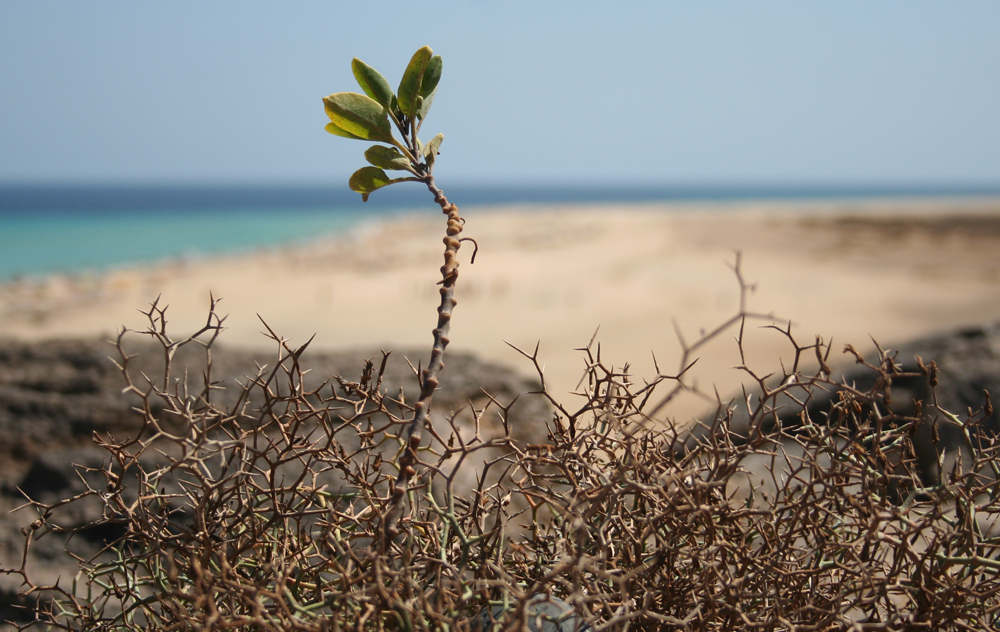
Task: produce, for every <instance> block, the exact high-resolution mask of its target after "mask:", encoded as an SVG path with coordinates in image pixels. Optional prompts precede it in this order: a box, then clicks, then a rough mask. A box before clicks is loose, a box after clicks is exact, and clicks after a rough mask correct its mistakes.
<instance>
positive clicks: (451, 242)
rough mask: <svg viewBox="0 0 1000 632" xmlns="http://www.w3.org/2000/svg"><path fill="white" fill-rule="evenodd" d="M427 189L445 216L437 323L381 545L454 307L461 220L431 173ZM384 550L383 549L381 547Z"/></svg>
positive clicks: (412, 460)
mask: <svg viewBox="0 0 1000 632" xmlns="http://www.w3.org/2000/svg"><path fill="white" fill-rule="evenodd" d="M423 182H424V183H425V184H426V185H427V189H428V190H429V191H430V192H431V193H433V194H434V201H435V202H437V203H438V205H439V206H440V207H441V211H442V212H443V213H444V214H445V215H447V216H448V228H447V235H446V236H445V238H444V245H445V249H444V265H443V266H441V290H440V294H441V304H440V305H439V306H438V322H437V327H435V328H434V332H433V334H434V344H433V346H432V347H431V359H430V361H429V362H428V363H427V367H426V368H425V369H424V370H423V372H422V373H421V375H420V399H419V400H418V401H417V403H416V404H414V405H413V411H414V412H413V419H412V420H411V421H410V425H409V426H407V428H406V430H405V431H404V435H403V436H404V439H405V441H406V449H405V450H404V451H403V454H402V456H401V457H400V460H399V474H398V476H397V477H396V482H395V484H393V487H392V499H391V500H390V502H389V508H388V509H387V510H386V513H385V516H384V518H383V522H382V525H383V541H382V546H383V547H387V546H388V543H389V542H391V541H392V539H393V538H395V537H396V536H397V535H399V520H400V519H401V518H402V517H403V511H404V509H405V505H406V489H407V487H408V486H409V484H410V481H411V480H413V477H414V476H415V475H416V473H417V470H416V465H417V450H418V449H419V448H420V444H421V442H422V441H423V431H424V426H425V425H426V424H427V423H428V420H429V415H430V407H431V399H432V398H433V397H434V391H435V390H437V387H438V383H439V378H438V374H439V373H440V372H441V369H443V368H444V350H445V347H447V346H448V342H449V340H448V334H449V331H450V330H451V313H452V311H453V310H454V309H455V305H456V304H457V301H456V300H455V282H456V281H457V280H458V249H459V248H460V247H461V241H460V240H459V238H458V236H459V235H460V234H461V233H462V223H463V220H462V218H461V216H460V215H459V212H458V207H457V206H455V205H454V204H451V203H450V202H448V198H446V197H445V195H444V192H442V191H441V189H439V188H437V186H435V184H434V176H431V175H428V176H426V177H425V178H424V179H423ZM383 550H384V549H383Z"/></svg>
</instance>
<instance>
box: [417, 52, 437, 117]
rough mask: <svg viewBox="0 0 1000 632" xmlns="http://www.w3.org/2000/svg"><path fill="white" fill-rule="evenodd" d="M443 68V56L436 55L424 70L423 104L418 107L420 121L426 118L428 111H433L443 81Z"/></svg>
mask: <svg viewBox="0 0 1000 632" xmlns="http://www.w3.org/2000/svg"><path fill="white" fill-rule="evenodd" d="M441 67H442V61H441V55H434V56H433V57H431V59H430V61H429V62H427V68H426V69H425V70H424V76H423V78H422V79H421V81H420V96H421V97H422V98H423V103H422V104H421V105H420V106H419V107H417V118H418V119H421V120H422V119H424V118H426V117H427V112H428V110H430V109H431V103H433V102H434V95H435V94H437V86H438V82H440V81H441Z"/></svg>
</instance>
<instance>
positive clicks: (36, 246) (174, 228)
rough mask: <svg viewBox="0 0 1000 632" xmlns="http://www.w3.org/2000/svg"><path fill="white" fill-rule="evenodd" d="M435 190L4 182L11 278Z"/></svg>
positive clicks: (311, 229) (485, 200) (3, 228)
mask: <svg viewBox="0 0 1000 632" xmlns="http://www.w3.org/2000/svg"><path fill="white" fill-rule="evenodd" d="M446 193H447V195H448V197H449V199H451V200H452V201H454V202H455V203H457V204H459V205H461V206H462V207H463V210H466V211H467V210H469V209H470V208H474V207H497V206H505V205H516V204H568V203H572V204H601V203H610V202H625V203H650V202H683V201H702V202H712V201H726V202H733V201H764V200H835V199H841V198H842V199H848V198H890V197H909V198H913V197H919V198H925V197H926V198H932V197H949V198H954V197H963V196H984V195H988V196H996V195H1000V187H951V188H948V187H935V188H931V187H924V188H920V187H912V186H911V187H892V186H883V187H874V186H869V187H848V186H839V187H832V186H831V187H792V186H788V187H747V186H743V187H740V186H698V187H678V186H597V185H573V186H568V185H567V186H558V185H551V186H545V185H532V186H525V185H510V186H501V185H489V186H473V185H464V186H456V187H450V188H446ZM436 209H437V207H436V206H435V205H434V203H433V201H432V200H431V197H430V195H429V194H428V192H427V190H426V189H425V188H423V187H421V186H418V185H412V186H399V185H397V186H395V187H392V188H390V189H385V190H382V191H377V192H375V193H373V194H372V195H371V197H370V199H369V201H368V202H367V203H362V201H361V197H360V196H359V195H358V194H356V193H352V192H350V191H348V190H346V187H343V186H335V185H332V184H331V185H329V186H324V185H308V186H307V185H300V186H265V185H255V186H246V185H242V186H226V185H197V186H193V185H187V186H185V185H172V186H166V185H159V186H138V185H133V186H124V185H121V186H97V185H70V184H66V185H0V283H2V282H7V281H12V280H24V279H32V278H38V277H42V276H44V275H49V274H69V275H79V274H89V273H95V272H100V271H103V270H107V269H110V268H114V267H118V266H126V265H133V264H137V263H140V264H142V263H156V262H160V261H167V260H171V259H174V260H176V259H197V258H199V257H205V256H211V255H216V254H230V253H240V252H248V251H253V250H259V249H267V248H276V247H286V246H288V245H290V244H296V243H307V242H309V241H311V240H315V239H321V238H324V237H328V236H331V235H338V234H343V233H345V232H347V231H351V230H354V229H356V228H357V227H359V226H360V225H362V224H364V223H366V222H372V221H380V220H385V219H388V218H391V217H393V216H395V215H400V214H404V213H410V212H419V211H422V210H423V211H431V212H434V211H436Z"/></svg>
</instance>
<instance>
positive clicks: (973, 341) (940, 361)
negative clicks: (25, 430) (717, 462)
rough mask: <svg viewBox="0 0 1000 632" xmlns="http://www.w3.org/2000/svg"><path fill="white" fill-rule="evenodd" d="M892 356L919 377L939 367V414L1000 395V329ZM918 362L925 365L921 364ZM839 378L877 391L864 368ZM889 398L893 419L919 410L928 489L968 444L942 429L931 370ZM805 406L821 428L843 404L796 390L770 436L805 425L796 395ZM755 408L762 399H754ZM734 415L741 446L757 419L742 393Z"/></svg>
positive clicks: (698, 430) (987, 425)
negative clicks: (944, 454) (943, 455)
mask: <svg viewBox="0 0 1000 632" xmlns="http://www.w3.org/2000/svg"><path fill="white" fill-rule="evenodd" d="M883 351H884V352H885V353H886V355H887V356H889V357H891V358H893V364H894V365H895V367H896V372H897V373H920V372H921V369H920V363H921V362H922V363H923V364H924V366H929V365H930V364H931V362H934V363H935V364H936V365H937V370H938V384H937V386H936V387H935V388H934V389H933V396H934V397H936V402H937V404H938V405H939V407H940V408H942V409H944V410H946V411H949V412H950V413H952V414H954V415H957V416H958V418H959V419H962V420H964V419H965V418H966V417H967V415H968V412H969V411H970V410H971V411H979V410H981V409H983V408H984V407H985V406H986V403H987V400H988V397H989V396H990V395H992V396H994V397H995V396H997V395H998V394H1000V323H998V324H994V325H989V326H984V327H973V328H967V329H961V330H958V331H953V332H947V333H943V334H939V335H935V336H930V337H927V338H922V339H919V340H915V341H912V342H909V343H905V344H901V345H899V346H897V347H893V348H887V347H883ZM918 358H919V360H918ZM866 361H867V362H868V363H869V364H873V365H876V366H877V365H879V364H880V362H879V358H878V354H877V351H876V350H872V351H870V352H869V353H868V354H867V355H866ZM832 379H833V380H834V381H836V382H837V383H838V384H848V385H851V386H853V387H854V388H855V389H857V390H859V391H862V392H866V391H868V390H869V389H871V388H872V387H874V386H875V385H876V380H877V379H878V374H877V373H876V372H875V371H873V370H871V369H870V368H867V367H865V366H864V365H862V364H857V363H855V364H852V365H849V366H843V367H842V368H841V369H840V370H839V371H838V370H835V371H834V373H833V375H832ZM891 379H892V383H891V388H890V400H889V401H888V402H883V405H884V406H885V407H886V408H887V409H889V410H891V411H892V412H894V413H897V414H900V415H907V416H913V415H915V414H916V413H917V412H918V411H919V412H920V415H921V417H922V418H923V420H924V422H923V423H922V424H921V426H920V427H919V428H918V429H917V433H916V436H915V438H914V444H915V448H916V452H917V457H918V461H919V465H920V468H921V470H922V474H923V475H924V477H925V481H924V482H925V483H927V484H930V483H933V482H934V480H935V479H936V477H937V475H938V473H937V472H936V468H937V458H936V455H937V453H938V451H940V450H952V451H954V450H953V449H954V448H956V447H959V446H961V445H962V444H963V439H962V436H961V433H960V431H959V429H958V428H956V427H955V426H954V425H952V424H947V423H936V422H939V421H940V413H938V412H936V411H935V410H934V408H933V406H932V405H931V404H932V388H931V385H930V376H929V374H927V373H926V372H925V373H924V374H921V375H917V376H902V375H894V376H892V378H891ZM793 396H794V397H796V398H798V399H799V400H801V401H804V402H806V410H807V411H808V413H809V417H810V419H812V420H813V421H814V422H822V421H823V420H825V419H826V415H827V414H828V413H829V411H830V410H831V406H832V405H833V404H834V403H835V402H836V401H837V400H838V398H839V396H838V389H837V388H834V387H830V386H827V387H819V386H814V387H811V388H808V389H807V388H806V387H804V386H803V387H794V388H792V389H791V390H790V392H789V394H788V395H780V396H778V397H777V398H776V401H775V404H776V410H775V412H774V414H773V415H770V416H769V417H770V425H769V426H768V425H767V424H765V430H766V429H769V428H770V427H774V425H775V424H776V423H779V422H780V424H781V426H782V428H783V429H785V430H791V431H794V429H795V428H796V427H797V425H798V424H799V423H800V418H799V414H800V413H801V412H802V406H800V405H799V404H798V403H796V402H795V400H794V399H792V397H793ZM754 401H755V402H756V401H758V400H756V399H755V400H754ZM732 402H733V404H732V408H731V410H732V411H733V417H732V422H731V426H730V427H731V431H732V436H733V438H734V440H736V441H737V442H739V441H741V440H742V438H744V437H746V435H747V432H748V424H749V419H750V414H749V411H748V409H747V405H746V402H744V401H743V395H742V394H740V395H739V396H737V397H735V398H734V399H733V400H732ZM997 408H998V407H994V409H993V411H992V412H991V413H990V414H989V415H983V416H981V418H982V422H981V428H982V429H983V430H984V431H985V432H986V433H987V434H988V435H997V434H1000V417H998V414H1000V413H998V410H997ZM711 425H712V421H711V420H706V421H704V422H703V423H702V424H700V425H698V426H696V427H695V428H694V429H693V430H692V432H691V434H690V436H689V439H688V441H687V445H688V446H689V447H690V446H691V445H693V443H694V441H696V440H699V439H701V438H704V437H705V436H707V434H708V431H709V430H708V429H709V427H710V426H711ZM933 426H936V434H937V435H938V437H939V440H938V441H937V442H934V445H931V443H932V440H931V437H932V434H934V433H933V431H932V427H933Z"/></svg>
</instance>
